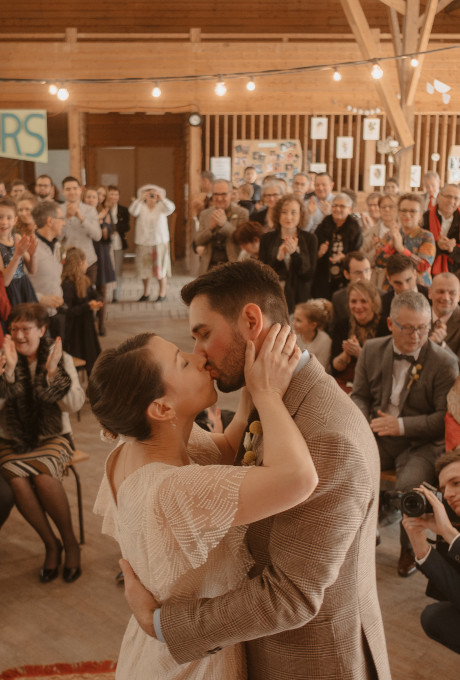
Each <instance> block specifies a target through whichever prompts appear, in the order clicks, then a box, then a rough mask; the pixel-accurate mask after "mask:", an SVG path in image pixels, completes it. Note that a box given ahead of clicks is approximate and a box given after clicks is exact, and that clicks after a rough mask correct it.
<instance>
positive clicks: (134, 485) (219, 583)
mask: <svg viewBox="0 0 460 680" xmlns="http://www.w3.org/2000/svg"><path fill="white" fill-rule="evenodd" d="M118 448H119V447H117V448H116V449H115V450H114V451H112V453H111V454H110V456H109V458H108V460H107V463H106V474H105V475H104V478H103V481H102V484H101V487H100V489H99V493H98V496H97V499H96V504H95V507H94V511H95V512H96V513H97V514H100V515H103V517H104V521H103V526H102V531H103V532H104V533H107V534H110V535H111V536H113V537H114V538H115V539H116V540H117V541H118V543H119V545H120V548H121V553H122V555H123V557H125V558H126V559H127V560H128V561H129V562H130V563H131V566H132V567H133V569H134V571H135V572H136V574H137V575H138V577H139V578H140V580H141V582H142V583H143V584H144V586H145V587H146V588H147V589H148V590H149V591H150V592H151V593H152V594H153V595H154V597H155V598H156V599H157V601H158V602H160V603H161V602H164V601H166V600H179V601H181V600H182V601H184V600H189V599H191V598H194V599H195V598H199V597H215V596H216V595H220V594H223V593H226V592H228V591H229V590H233V589H235V588H237V587H238V585H239V584H240V583H241V581H242V579H243V578H244V577H245V575H246V573H247V570H248V569H249V567H250V565H251V559H250V556H249V554H248V553H247V550H246V548H245V544H244V535H245V531H246V528H245V527H231V523H232V521H233V518H234V516H235V512H236V510H237V505H238V492H239V487H240V484H241V482H242V480H243V478H244V475H245V474H247V472H248V471H249V470H250V469H251V468H249V467H233V466H221V465H213V464H206V465H199V464H197V463H191V464H190V465H185V466H183V467H175V466H171V465H167V464H165V463H151V464H149V465H145V466H143V467H141V468H139V469H138V470H136V472H134V473H133V474H131V475H130V476H129V477H127V479H125V481H124V482H123V483H122V485H121V486H120V488H119V490H118V499H117V502H115V498H114V495H113V492H112V489H111V486H110V484H109V481H108V478H107V471H108V470H110V465H111V463H112V461H113V458H114V457H115V456H116V454H117V450H118ZM204 452H205V454H206V462H207V463H209V462H211V463H212V462H215V461H217V460H218V459H219V451H218V449H217V448H216V447H215V445H214V443H213V442H212V440H211V438H210V436H209V434H208V433H206V432H205V431H204V430H202V429H200V428H199V427H198V426H194V427H193V430H192V434H191V437H190V441H189V447H188V454H189V456H190V459H191V460H192V461H200V459H201V462H203V463H204V462H205V460H204V458H203V454H204ZM245 666H246V663H245V656H244V647H243V645H235V646H233V647H227V648H224V649H222V651H220V652H218V653H216V654H212V655H208V656H207V657H205V658H203V659H199V660H197V661H193V662H191V663H188V664H182V665H178V664H177V663H176V662H175V661H174V659H173V658H172V657H171V655H170V654H169V652H168V648H167V646H166V644H164V643H162V642H159V641H158V640H155V639H154V638H151V637H149V636H148V635H146V634H145V633H144V632H143V631H142V630H141V628H139V626H138V624H137V622H136V620H135V618H134V617H131V619H130V621H129V624H128V627H127V629H126V632H125V635H124V638H123V642H122V645H121V650H120V656H119V660H118V666H117V672H116V678H117V680H182V679H184V680H185V679H187V680H244V679H245V678H246V668H245Z"/></svg>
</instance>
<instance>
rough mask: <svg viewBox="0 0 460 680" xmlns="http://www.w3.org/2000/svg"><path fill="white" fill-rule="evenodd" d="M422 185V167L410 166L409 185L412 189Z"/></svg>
mask: <svg viewBox="0 0 460 680" xmlns="http://www.w3.org/2000/svg"><path fill="white" fill-rule="evenodd" d="M421 183H422V166H421V165H411V166H410V185H411V188H412V189H417V188H418V187H419V186H420V185H421Z"/></svg>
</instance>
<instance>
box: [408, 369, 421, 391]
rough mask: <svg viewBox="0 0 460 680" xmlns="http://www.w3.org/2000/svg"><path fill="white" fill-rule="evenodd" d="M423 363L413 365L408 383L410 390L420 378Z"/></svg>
mask: <svg viewBox="0 0 460 680" xmlns="http://www.w3.org/2000/svg"><path fill="white" fill-rule="evenodd" d="M422 368H423V367H422V364H414V365H413V366H412V369H411V372H410V379H409V382H408V384H407V389H408V390H410V388H411V387H412V384H413V383H414V382H417V380H420V371H421V370H422Z"/></svg>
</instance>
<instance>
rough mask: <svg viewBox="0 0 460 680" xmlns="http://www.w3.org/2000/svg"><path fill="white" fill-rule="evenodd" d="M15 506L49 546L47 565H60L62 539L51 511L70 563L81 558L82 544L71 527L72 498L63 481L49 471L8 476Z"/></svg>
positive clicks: (67, 563)
mask: <svg viewBox="0 0 460 680" xmlns="http://www.w3.org/2000/svg"><path fill="white" fill-rule="evenodd" d="M9 482H10V484H11V488H12V490H13V494H14V499H15V502H16V506H17V508H18V510H19V512H20V513H21V515H22V516H23V517H24V519H26V520H27V521H28V522H29V524H30V525H31V527H32V528H33V529H35V531H36V532H37V534H38V535H39V536H40V538H41V539H42V541H43V543H44V544H45V548H46V558H45V563H44V568H45V569H53V568H54V567H55V566H56V565H57V561H58V555H59V550H60V543H59V540H58V538H57V537H56V535H55V533H54V531H53V529H52V527H51V524H50V522H49V520H48V515H49V516H50V517H51V519H52V520H53V522H54V523H55V525H56V527H57V529H58V531H59V534H60V536H61V538H62V543H63V544H64V549H65V552H66V560H65V564H66V566H67V567H76V566H78V565H79V562H80V547H79V545H78V541H77V539H76V537H75V534H74V531H73V527H72V517H71V515H70V507H69V501H68V500H67V495H66V492H65V490H64V487H63V486H62V483H61V482H60V481H59V480H58V479H55V478H54V477H51V476H50V475H36V476H35V477H32V478H30V477H13V478H12V479H10V480H9Z"/></svg>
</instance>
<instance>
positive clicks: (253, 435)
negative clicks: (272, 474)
mask: <svg viewBox="0 0 460 680" xmlns="http://www.w3.org/2000/svg"><path fill="white" fill-rule="evenodd" d="M261 436H262V424H261V422H260V420H253V421H252V423H250V425H249V428H248V432H246V434H245V435H244V441H243V446H244V450H245V452H246V453H245V454H244V456H243V460H242V462H241V464H242V465H245V466H248V465H255V464H256V459H257V454H256V453H255V451H254V446H255V444H256V442H257V439H258V438H259V437H261Z"/></svg>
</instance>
